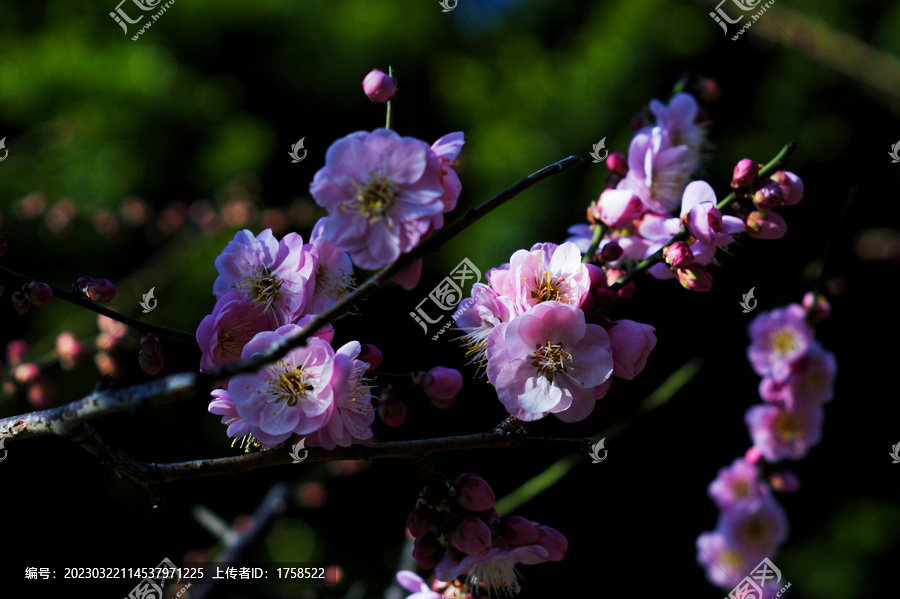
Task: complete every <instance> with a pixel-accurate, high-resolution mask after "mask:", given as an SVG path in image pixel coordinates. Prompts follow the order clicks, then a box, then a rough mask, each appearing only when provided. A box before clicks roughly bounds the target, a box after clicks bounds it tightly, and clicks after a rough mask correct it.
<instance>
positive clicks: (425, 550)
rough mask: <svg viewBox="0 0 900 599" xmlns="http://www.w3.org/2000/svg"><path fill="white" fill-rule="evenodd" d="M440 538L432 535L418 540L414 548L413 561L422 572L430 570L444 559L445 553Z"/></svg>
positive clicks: (429, 534) (428, 534) (426, 535)
mask: <svg viewBox="0 0 900 599" xmlns="http://www.w3.org/2000/svg"><path fill="white" fill-rule="evenodd" d="M443 549H444V548H443V546H442V545H441V543H440V541H438V538H437V537H436V536H434V535H433V534H431V533H427V534H425V535H424V536H422V537H420V538H418V539H416V544H415V546H414V547H413V559H415V560H416V565H418V566H419V568H421V569H422V570H430V569H431V568H434V566H435V564H437V563H438V561H439V560H440V559H441V557H443V555H444V551H443Z"/></svg>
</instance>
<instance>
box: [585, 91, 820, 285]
mask: <svg viewBox="0 0 900 599" xmlns="http://www.w3.org/2000/svg"><path fill="white" fill-rule="evenodd" d="M650 113H651V114H652V115H653V116H654V117H655V124H650V125H647V126H645V127H643V128H641V129H640V130H639V131H637V133H636V134H635V136H634V137H633V138H632V140H631V144H630V146H629V149H628V158H627V159H626V158H625V157H624V156H623V155H622V154H621V153H618V152H613V153H612V154H610V155H609V156H608V157H607V159H606V164H607V167H608V168H609V169H610V171H611V176H610V179H609V181H608V183H607V185H608V188H607V189H606V190H605V191H603V193H602V194H601V195H600V197H599V199H597V200H596V201H594V202H592V203H591V205H590V206H589V208H588V220H589V221H590V223H591V225H575V226H573V227H571V228H570V229H569V233H571V234H572V237H570V238H569V241H571V242H573V243H575V244H576V245H577V246H578V248H579V249H580V250H581V251H582V252H588V251H589V249H590V247H591V245H592V241H593V240H594V233H595V232H596V231H597V229H598V228H599V233H600V238H599V245H598V246H597V248H596V252H595V253H594V254H593V256H592V257H591V258H592V260H593V261H594V262H595V263H597V264H598V265H600V266H601V267H602V268H603V270H604V272H605V273H606V275H607V278H608V279H609V282H610V283H612V282H613V281H615V280H616V279H618V278H619V277H620V276H621V275H622V274H623V273H624V272H625V270H627V269H628V268H630V267H632V266H634V265H635V264H637V263H638V262H639V261H641V260H644V259H646V258H650V257H651V256H654V255H655V254H657V252H659V251H660V250H662V257H663V258H664V261H663V262H659V263H657V264H654V265H653V266H652V267H650V269H649V272H650V274H651V275H653V276H654V277H656V278H658V279H671V278H677V279H678V281H679V282H680V283H681V285H682V286H684V287H685V288H687V289H690V290H693V291H708V290H709V289H710V288H711V286H712V276H711V275H710V273H709V271H708V270H707V266H709V265H710V264H716V259H715V255H716V251H717V250H718V249H719V248H721V247H724V246H727V245H729V244H731V243H733V242H734V241H735V235H737V234H740V233H747V234H748V235H750V236H751V237H756V238H760V239H777V238H780V237H782V236H783V235H784V234H785V232H786V231H787V225H786V224H785V221H784V219H783V218H782V217H781V216H780V215H779V214H777V213H776V212H775V211H774V208H776V207H778V206H782V205H784V206H791V205H793V204H796V203H797V202H799V201H800V200H801V199H802V198H803V183H802V181H801V180H800V179H799V178H798V177H797V176H796V175H794V174H793V173H789V172H785V171H779V172H776V173H774V174H773V175H772V176H771V177H766V178H759V165H758V164H757V163H756V162H753V161H751V160H749V159H744V160H741V161H740V162H739V163H738V165H737V166H736V167H735V169H734V175H733V178H732V183H731V187H732V188H733V189H734V196H735V199H736V201H735V202H734V203H733V204H732V205H731V206H730V207H731V208H732V210H733V211H734V213H735V216H732V215H726V214H723V213H722V208H724V207H721V206H719V205H718V202H719V201H718V200H717V198H716V194H715V191H713V188H712V187H711V186H710V185H709V183H707V182H705V181H699V180H698V181H691V177H692V175H693V174H694V173H695V172H696V171H697V169H698V168H699V166H700V151H701V149H702V146H703V144H704V141H705V138H706V123H701V122H698V121H700V120H702V119H703V118H704V117H702V116H701V115H702V114H703V112H702V111H701V109H700V107H699V105H698V104H697V101H696V100H695V99H694V97H693V96H691V95H690V94H688V93H684V92H681V93H678V94H676V95H675V96H673V97H672V99H671V101H670V102H669V104H668V105H666V104H663V103H662V102H659V101H657V100H653V101H652V102H651V103H650ZM676 214H677V216H676Z"/></svg>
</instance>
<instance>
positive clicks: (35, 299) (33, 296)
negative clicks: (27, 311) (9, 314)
mask: <svg viewBox="0 0 900 599" xmlns="http://www.w3.org/2000/svg"><path fill="white" fill-rule="evenodd" d="M22 291H23V292H24V293H25V295H26V296H27V297H28V299H29V301H31V303H32V304H34V305H35V306H46V305H47V304H49V303H50V300H52V299H53V290H52V289H50V286H49V285H46V284H44V283H40V282H38V281H32V282H30V283H27V284H26V285H25V287H23V288H22Z"/></svg>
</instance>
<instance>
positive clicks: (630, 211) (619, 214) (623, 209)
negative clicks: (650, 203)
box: [597, 189, 646, 229]
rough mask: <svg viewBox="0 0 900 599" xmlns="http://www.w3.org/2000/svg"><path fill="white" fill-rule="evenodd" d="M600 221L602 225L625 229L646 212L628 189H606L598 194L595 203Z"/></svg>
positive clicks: (639, 200)
mask: <svg viewBox="0 0 900 599" xmlns="http://www.w3.org/2000/svg"><path fill="white" fill-rule="evenodd" d="M597 206H598V208H599V210H600V215H599V216H600V220H602V221H603V223H604V224H606V225H608V226H610V227H615V228H618V229H620V228H622V227H627V226H628V225H630V224H631V223H632V221H634V219H636V218H637V217H638V216H640V215H641V214H643V213H644V212H646V208H644V204H643V202H641V199H640V198H639V197H637V196H636V195H634V193H633V192H632V191H631V190H629V189H607V190H604V192H603V193H601V194H600V199H599V200H598V202H597Z"/></svg>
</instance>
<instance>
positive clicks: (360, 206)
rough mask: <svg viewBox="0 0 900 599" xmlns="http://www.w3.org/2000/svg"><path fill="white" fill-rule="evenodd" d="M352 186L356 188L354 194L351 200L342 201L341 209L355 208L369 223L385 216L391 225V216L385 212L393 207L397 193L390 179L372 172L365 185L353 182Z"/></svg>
mask: <svg viewBox="0 0 900 599" xmlns="http://www.w3.org/2000/svg"><path fill="white" fill-rule="evenodd" d="M353 187H354V189H356V196H355V197H354V198H353V199H352V200H348V201H346V202H344V203H343V205H342V206H341V210H343V211H344V212H346V211H347V210H356V211H357V212H359V214H360V215H361V216H363V217H364V218H367V219H368V220H369V222H370V223H376V222H378V221H380V220H381V219H382V218H386V219H387V221H388V226H389V227H390V226H393V222H392V221H391V217H390V216H389V215H388V214H387V213H388V211H389V210H390V209H391V208H392V207H393V205H394V202H395V201H396V199H397V196H398V195H399V194H398V192H397V188H396V187H394V184H393V183H391V180H390V179H388V178H387V177H385V176H384V175H381V176H379V175H376V174H375V173H374V172H373V173H371V174H370V175H369V181H368V182H367V183H366V184H365V186H361V185H359V184H358V183H356V182H354V183H353Z"/></svg>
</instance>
